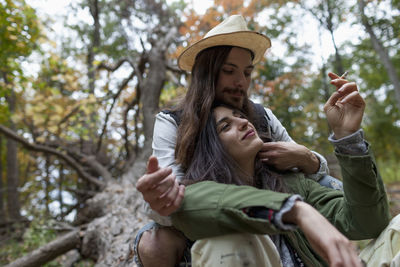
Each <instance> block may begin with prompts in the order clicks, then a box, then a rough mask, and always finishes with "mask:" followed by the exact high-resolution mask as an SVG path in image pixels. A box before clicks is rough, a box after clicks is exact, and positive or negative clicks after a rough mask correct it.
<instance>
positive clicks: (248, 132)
mask: <svg viewBox="0 0 400 267" xmlns="http://www.w3.org/2000/svg"><path fill="white" fill-rule="evenodd" d="M255 134H256V133H255V132H254V130H253V129H251V130H248V131H247V132H246V134H245V135H244V136H243V138H242V140H244V139H246V138H247V137H250V136H254V135H255Z"/></svg>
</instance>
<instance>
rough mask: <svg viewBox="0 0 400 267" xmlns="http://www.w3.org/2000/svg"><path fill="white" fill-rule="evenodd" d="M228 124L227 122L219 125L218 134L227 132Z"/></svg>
mask: <svg viewBox="0 0 400 267" xmlns="http://www.w3.org/2000/svg"><path fill="white" fill-rule="evenodd" d="M230 126H231V125H230V123H228V122H224V123H222V124H221V125H220V127H219V132H226V131H227V130H229V128H230Z"/></svg>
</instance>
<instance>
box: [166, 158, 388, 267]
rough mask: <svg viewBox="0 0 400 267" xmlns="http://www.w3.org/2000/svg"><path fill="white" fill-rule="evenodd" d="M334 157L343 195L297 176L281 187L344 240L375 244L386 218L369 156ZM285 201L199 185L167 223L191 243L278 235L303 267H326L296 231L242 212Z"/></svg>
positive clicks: (264, 193)
mask: <svg viewBox="0 0 400 267" xmlns="http://www.w3.org/2000/svg"><path fill="white" fill-rule="evenodd" d="M336 156H337V158H338V160H339V163H340V166H341V168H342V174H343V187H344V192H341V191H337V190H333V189H330V188H326V187H323V186H321V185H319V184H318V183H317V182H315V181H314V180H311V179H306V178H304V175H303V174H301V173H296V174H295V173H292V174H288V175H285V177H284V180H285V183H286V185H287V186H288V187H289V190H290V191H291V192H293V193H296V194H299V195H301V196H302V197H303V198H304V201H305V202H307V203H309V204H310V205H312V206H313V207H315V208H316V209H317V210H318V211H319V212H320V213H321V214H322V215H324V216H325V217H326V218H327V219H328V220H329V221H330V222H331V223H332V224H333V225H334V226H335V227H336V228H337V229H338V230H339V231H340V232H342V233H343V234H344V235H346V236H347V237H348V238H349V239H352V240H360V239H369V238H375V237H377V236H378V235H379V234H380V232H381V231H382V230H383V229H384V228H385V227H386V226H387V224H388V223H389V220H390V215H389V205H388V201H387V197H386V192H385V189H384V185H383V182H382V179H381V177H380V175H379V173H378V171H377V168H376V164H375V161H374V159H373V156H372V155H371V154H368V155H363V156H349V155H343V154H337V155H336ZM290 196H291V194H285V193H279V192H274V191H270V190H263V189H257V188H254V187H250V186H236V185H227V184H220V183H216V182H211V181H205V182H199V183H196V184H193V185H190V186H188V187H187V188H186V192H185V198H184V201H183V204H182V206H181V208H180V209H179V210H178V211H177V212H176V213H174V214H173V215H172V222H173V225H174V226H175V227H176V228H177V229H179V230H181V231H182V232H183V233H184V234H185V235H186V236H187V237H188V238H189V239H191V240H198V239H202V238H207V237H213V236H219V235H225V234H231V233H240V232H246V233H254V234H283V235H286V237H287V239H288V241H289V242H290V243H291V245H292V246H293V247H294V248H295V249H296V251H297V253H298V254H299V256H300V257H301V259H302V260H303V262H304V263H305V264H306V265H307V266H326V265H327V263H326V262H324V261H323V260H322V258H321V257H319V256H318V255H317V254H316V253H315V252H314V251H313V250H312V248H311V246H310V244H309V243H308V241H307V240H306V238H305V236H304V234H303V233H302V232H301V230H299V229H298V230H295V231H283V230H280V229H278V228H277V227H275V225H274V224H272V223H270V222H269V221H268V220H265V219H259V218H252V217H249V216H247V215H246V214H245V213H244V212H242V209H243V208H248V207H255V206H264V207H266V208H269V209H273V210H279V209H280V208H281V207H282V205H283V204H284V202H285V200H286V199H287V198H288V197H290Z"/></svg>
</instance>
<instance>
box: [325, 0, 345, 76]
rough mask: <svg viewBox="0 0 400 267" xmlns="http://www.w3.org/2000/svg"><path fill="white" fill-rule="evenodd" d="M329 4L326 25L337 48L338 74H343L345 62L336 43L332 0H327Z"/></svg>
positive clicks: (336, 63)
mask: <svg viewBox="0 0 400 267" xmlns="http://www.w3.org/2000/svg"><path fill="white" fill-rule="evenodd" d="M326 4H327V11H328V17H327V18H326V27H327V29H328V31H329V33H330V34H331V39H332V43H333V47H334V48H335V71H336V73H337V74H338V75H342V74H343V73H344V69H343V63H342V56H341V55H340V52H339V49H338V47H337V45H336V40H335V36H334V34H333V32H334V27H333V10H332V6H331V0H328V1H326Z"/></svg>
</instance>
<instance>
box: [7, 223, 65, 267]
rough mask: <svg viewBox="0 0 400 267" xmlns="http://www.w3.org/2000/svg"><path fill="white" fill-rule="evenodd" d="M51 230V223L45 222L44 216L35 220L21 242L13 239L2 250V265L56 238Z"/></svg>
mask: <svg viewBox="0 0 400 267" xmlns="http://www.w3.org/2000/svg"><path fill="white" fill-rule="evenodd" d="M51 228H52V223H51V221H47V220H45V219H44V217H43V216H42V217H38V218H37V219H35V220H33V221H32V222H31V223H30V225H29V227H28V228H27V229H26V230H25V233H24V235H23V237H22V240H21V241H16V240H14V239H11V241H10V242H8V243H6V244H5V245H3V246H2V247H1V248H0V251H1V252H0V264H1V265H3V264H7V263H9V262H12V261H13V260H15V259H17V258H19V257H21V256H23V255H25V254H27V253H28V252H30V251H32V250H34V249H36V248H39V247H41V246H43V245H45V244H46V243H48V242H49V241H51V240H53V239H54V238H56V236H57V234H56V232H55V231H54V230H52V229H51ZM53 266H56V265H53Z"/></svg>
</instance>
